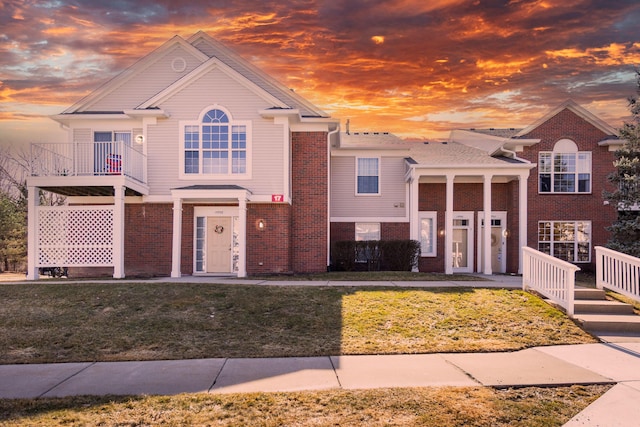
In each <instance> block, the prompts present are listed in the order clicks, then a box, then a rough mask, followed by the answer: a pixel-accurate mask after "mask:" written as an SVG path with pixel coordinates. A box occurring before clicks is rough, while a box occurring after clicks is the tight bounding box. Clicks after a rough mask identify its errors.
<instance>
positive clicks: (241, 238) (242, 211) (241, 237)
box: [238, 198, 247, 277]
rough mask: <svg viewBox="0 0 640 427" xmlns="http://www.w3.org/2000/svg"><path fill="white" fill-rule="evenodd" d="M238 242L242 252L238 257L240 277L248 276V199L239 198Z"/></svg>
mask: <svg viewBox="0 0 640 427" xmlns="http://www.w3.org/2000/svg"><path fill="white" fill-rule="evenodd" d="M238 219H239V220H240V224H239V230H238V243H239V245H240V248H239V249H240V254H239V257H238V277H247V199H245V198H240V199H239V200H238Z"/></svg>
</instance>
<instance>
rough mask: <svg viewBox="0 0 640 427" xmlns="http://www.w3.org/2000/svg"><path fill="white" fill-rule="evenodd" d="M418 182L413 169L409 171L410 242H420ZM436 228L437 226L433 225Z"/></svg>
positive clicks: (416, 269) (416, 267)
mask: <svg viewBox="0 0 640 427" xmlns="http://www.w3.org/2000/svg"><path fill="white" fill-rule="evenodd" d="M419 181H420V180H419V179H418V177H416V176H415V169H414V170H413V171H411V178H410V181H409V206H407V209H408V211H409V238H410V239H411V240H417V241H420V224H419V223H418V212H419V210H420V208H419V206H418V205H419V188H420V182H419ZM434 226H435V227H436V228H437V224H434ZM418 270H419V268H418V266H417V265H415V266H413V271H418Z"/></svg>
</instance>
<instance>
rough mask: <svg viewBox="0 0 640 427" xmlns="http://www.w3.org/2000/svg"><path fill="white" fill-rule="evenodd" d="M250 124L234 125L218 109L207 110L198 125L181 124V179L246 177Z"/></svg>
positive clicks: (191, 123)
mask: <svg viewBox="0 0 640 427" xmlns="http://www.w3.org/2000/svg"><path fill="white" fill-rule="evenodd" d="M248 128H249V124H248V123H246V122H237V121H233V120H232V119H231V118H230V116H229V114H228V113H227V112H225V111H223V110H222V109H221V108H213V109H208V110H207V111H206V112H205V113H204V114H203V115H202V118H201V119H200V121H199V122H197V123H193V122H184V123H183V125H182V137H183V138H182V139H183V151H182V152H183V174H184V176H202V175H208V176H229V175H232V176H246V175H247V174H248V173H249V164H248V158H249V156H248V151H249V131H248Z"/></svg>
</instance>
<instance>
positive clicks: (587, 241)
mask: <svg viewBox="0 0 640 427" xmlns="http://www.w3.org/2000/svg"><path fill="white" fill-rule="evenodd" d="M538 250H539V251H540V252H543V253H545V254H548V255H551V256H554V257H556V258H559V259H562V260H565V261H568V262H590V261H591V221H540V222H538Z"/></svg>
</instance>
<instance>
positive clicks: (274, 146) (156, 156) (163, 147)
mask: <svg viewBox="0 0 640 427" xmlns="http://www.w3.org/2000/svg"><path fill="white" fill-rule="evenodd" d="M216 104H217V105H219V106H221V107H224V108H225V109H227V110H228V111H229V112H230V114H231V116H232V119H233V120H245V121H251V122H252V126H251V127H252V142H251V151H250V152H249V153H248V154H249V155H251V157H252V176H251V179H248V180H247V179H236V180H234V179H233V178H229V179H224V180H220V179H209V178H206V177H203V178H202V179H195V180H194V179H180V178H179V170H180V168H181V167H182V165H181V164H180V160H179V157H180V150H181V148H182V147H181V146H180V122H181V121H190V120H197V119H198V118H199V115H200V113H201V112H202V111H203V109H205V108H207V107H210V106H212V105H216ZM160 107H161V108H162V109H164V110H165V111H167V112H168V113H169V114H170V115H171V117H170V118H169V119H163V120H158V123H157V124H156V125H153V126H149V128H148V131H147V144H148V151H147V156H148V157H147V158H148V184H149V187H150V194H152V195H168V194H170V190H171V189H172V188H179V187H185V186H189V185H196V184H235V185H239V186H242V187H244V188H247V189H249V190H250V191H251V192H252V193H253V194H254V195H270V194H282V193H284V168H285V167H288V165H285V162H284V144H285V143H287V144H288V134H287V139H286V141H285V136H284V135H285V133H284V129H283V126H282V125H275V124H273V121H272V120H266V119H263V118H262V117H261V116H260V115H259V114H258V111H259V110H260V109H263V108H269V107H271V105H269V104H268V103H266V102H265V101H264V100H263V99H262V98H260V97H259V96H257V95H256V94H254V93H253V92H251V91H250V90H248V89H247V88H245V87H244V86H243V85H241V84H240V83H238V82H237V81H235V80H234V79H232V78H230V77H228V76H227V75H225V74H224V73H223V72H221V71H219V70H217V69H214V70H212V71H211V72H209V73H207V75H205V76H203V77H201V78H200V79H198V80H197V81H194V82H192V83H191V84H190V85H189V86H187V87H184V88H183V89H182V90H181V91H180V93H178V94H176V95H174V96H173V97H171V98H169V99H168V100H167V101H165V102H164V103H163V104H162V105H160Z"/></svg>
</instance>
